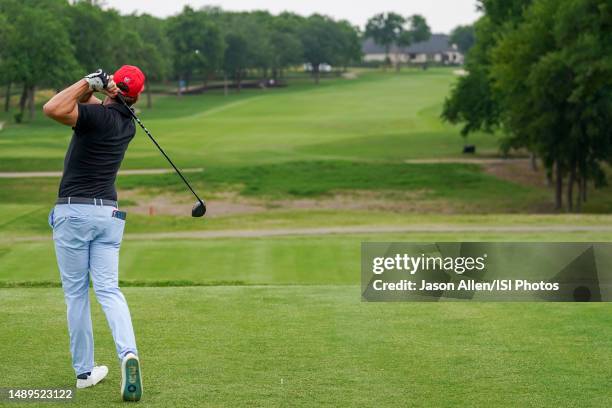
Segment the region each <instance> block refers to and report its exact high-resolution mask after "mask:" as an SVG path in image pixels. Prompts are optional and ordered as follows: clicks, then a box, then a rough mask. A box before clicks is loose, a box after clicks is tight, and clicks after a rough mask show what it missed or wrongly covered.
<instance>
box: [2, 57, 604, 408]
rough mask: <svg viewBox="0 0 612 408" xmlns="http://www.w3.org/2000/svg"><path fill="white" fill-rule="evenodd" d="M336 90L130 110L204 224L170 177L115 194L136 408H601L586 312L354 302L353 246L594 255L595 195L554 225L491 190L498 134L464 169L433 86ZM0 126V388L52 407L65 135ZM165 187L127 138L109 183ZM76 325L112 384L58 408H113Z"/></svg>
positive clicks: (591, 314)
mask: <svg viewBox="0 0 612 408" xmlns="http://www.w3.org/2000/svg"><path fill="white" fill-rule="evenodd" d="M355 75H356V78H354V79H349V78H344V77H337V78H330V79H325V80H323V81H322V83H321V84H320V85H318V86H317V85H314V84H313V83H311V82H310V81H308V80H306V79H303V78H302V79H294V80H292V81H291V80H290V81H289V86H287V87H283V88H278V89H258V90H243V91H242V92H241V93H236V92H235V91H232V92H230V94H229V95H228V96H224V94H223V91H222V90H221V91H216V90H215V91H208V92H204V93H203V94H199V95H185V96H182V97H177V96H175V95H171V94H168V95H162V94H158V95H155V97H154V101H153V108H151V109H146V108H144V103H140V104H139V105H142V106H139V108H140V109H141V111H140V112H139V115H140V117H141V118H142V120H143V122H144V123H145V125H146V126H147V128H148V129H149V130H150V131H151V132H152V133H153V135H154V136H155V137H156V139H157V140H158V141H159V143H160V144H161V145H162V146H163V147H164V148H165V150H166V151H167V152H168V154H169V155H170V156H171V157H172V159H173V160H174V161H175V162H176V163H177V165H179V167H181V168H183V169H192V170H193V171H190V172H188V173H186V176H187V177H188V178H189V180H191V181H193V184H194V186H195V188H196V190H197V191H198V192H200V194H201V195H202V196H203V198H205V199H207V200H208V203H209V205H210V207H211V211H210V217H205V218H204V219H192V218H191V217H190V216H189V214H190V213H189V208H190V205H191V204H192V203H193V200H192V197H191V196H190V195H189V192H188V191H186V190H185V187H184V185H183V184H182V182H181V180H180V179H179V178H178V177H177V176H176V175H175V174H172V173H167V174H131V175H126V174H124V175H121V173H120V175H119V177H118V180H117V183H118V190H119V191H118V192H119V202H120V205H122V206H124V207H125V208H127V211H128V214H129V215H128V218H127V223H126V229H125V240H124V243H123V246H122V250H121V261H120V279H121V282H122V284H123V286H124V287H125V290H124V293H125V295H126V298H127V300H128V303H129V306H130V310H131V313H132V318H133V320H134V327H135V331H136V336H137V340H138V345H139V352H140V356H141V360H142V369H143V379H144V390H145V394H144V398H143V401H142V402H143V403H145V406H155V407H168V406H176V407H182V406H185V407H191V406H218V407H226V406H313V405H314V406H339V405H344V406H346V405H355V406H380V407H382V406H403V405H406V403H408V404H409V405H413V406H431V407H458V406H479V407H483V406H499V407H504V406H507V407H516V406H534V407H536V406H538V407H539V406H561V405H563V406H580V407H586V406H593V407H605V406H610V405H612V391H609V390H610V387H609V379H610V377H611V375H612V369H610V368H609V367H610V366H611V364H610V363H612V347H611V346H612V332H611V331H612V324H611V323H612V306H610V305H608V304H606V303H600V304H588V305H586V304H585V305H583V304H567V305H560V304H554V305H553V304H543V303H537V304H536V303H533V304H532V303H524V304H508V303H497V304H491V303H489V304H485V303H461V304H457V303H453V304H449V303H445V302H440V303H427V304H420V303H419V304H417V303H405V304H370V303H365V302H361V299H360V293H359V279H360V243H361V242H364V241H423V242H432V241H514V242H522V241H610V238H611V237H612V216H611V215H609V212H610V208H611V207H612V191H611V190H612V189H611V188H610V187H604V188H601V189H591V190H590V191H589V194H590V195H589V200H588V202H587V203H586V205H585V207H584V213H583V214H563V213H554V212H553V211H552V200H553V196H552V191H551V190H550V188H549V187H548V186H547V185H546V182H545V177H544V172H543V171H542V169H541V168H540V169H539V170H538V172H537V173H536V172H534V173H529V171H530V170H529V168H528V166H526V167H525V168H523V167H516V168H514V167H510V168H509V170H508V168H507V167H505V166H506V164H505V163H504V162H503V161H502V160H503V159H502V158H501V156H500V154H499V149H498V142H497V140H498V135H489V134H484V133H482V134H476V135H471V136H470V138H469V140H468V141H467V142H468V143H470V144H475V145H476V146H477V151H476V154H475V155H474V156H469V157H468V159H469V160H466V157H465V156H463V155H462V153H461V152H462V147H463V145H464V143H465V142H466V141H464V140H463V139H462V138H461V137H460V135H459V130H458V127H455V126H452V125H449V124H447V123H443V122H442V121H441V120H440V112H441V109H442V104H443V102H444V98H445V96H446V95H447V94H448V92H449V89H450V88H451V87H452V86H453V83H454V82H455V80H456V75H455V74H454V73H453V71H452V70H451V69H444V68H433V69H428V70H425V71H423V70H416V69H405V70H404V71H403V72H401V73H395V72H390V71H389V72H383V71H378V70H366V69H362V70H357V71H356V72H355ZM351 78H352V77H351ZM39 94H40V96H39V98H40V100H39V101H38V102H39V103H41V104H42V103H43V102H44V97H45V95H46V96H47V97H48V96H49V95H50V93H45V92H40V93H39ZM0 121H5V122H6V124H5V126H4V128H3V130H0V309H1V310H2V313H0V327H2V330H0V367H2V371H1V373H2V375H0V387H28V388H33V387H37V386H40V387H45V388H49V387H66V386H72V385H73V380H74V378H73V377H74V376H73V372H72V369H71V367H70V354H69V350H68V347H67V345H68V334H67V332H66V321H65V305H64V302H63V296H62V291H61V289H60V288H59V273H58V271H57V264H56V261H55V256H54V250H53V241H52V239H51V230H50V228H49V226H48V224H47V214H48V213H49V210H50V209H51V207H52V205H53V202H54V198H55V197H56V194H57V186H58V182H59V177H58V176H57V175H55V174H54V173H53V172H58V171H61V169H62V164H63V156H64V154H65V150H66V147H67V144H68V141H69V140H70V136H71V135H70V130H69V129H68V128H66V127H62V126H60V125H57V124H55V123H53V122H52V121H51V120H48V119H45V118H43V115H42V113H41V112H39V113H38V115H37V117H36V118H35V119H34V120H33V121H32V122H26V123H24V124H19V125H17V124H14V123H13V122H12V119H11V116H10V115H9V114H5V113H3V114H0ZM511 156H512V157H511V159H513V160H515V161H514V162H513V161H510V162H509V163H515V162H516V163H518V164H516V165H517V166H523V162H526V161H527V159H526V156H525V155H524V154H523V153H522V152H512V153H511ZM511 165H514V164H511ZM167 167H168V165H167V163H166V162H165V161H164V159H163V158H162V157H161V156H160V155H159V153H158V152H157V150H156V149H155V148H154V146H152V144H151V142H150V141H149V140H148V139H147V138H146V136H145V135H144V133H143V132H141V131H140V130H139V131H138V132H137V135H136V137H135V139H134V141H133V142H132V144H131V146H130V148H129V150H128V152H127V154H126V159H125V161H124V164H123V167H122V170H142V169H166V168H167ZM516 169H518V170H516ZM22 172H51V173H49V174H43V175H41V174H38V175H27V174H26V175H23V174H21V175H20V174H19V173H22ZM175 209H178V210H179V211H175ZM183 209H185V211H183ZM92 300H93V295H92ZM93 324H94V329H95V333H96V362H97V363H101V364H108V365H109V367H110V368H111V371H110V374H109V377H108V378H107V379H106V380H105V382H104V383H102V384H101V385H100V386H96V387H95V388H93V389H86V390H78V391H77V401H78V400H79V397H80V396H83V395H85V394H87V402H88V404H91V405H92V406H108V405H115V404H119V403H120V395H119V371H118V370H117V369H116V368H117V367H118V362H117V361H116V356H115V354H114V345H113V342H112V338H111V335H110V331H109V329H108V327H107V324H106V321H105V319H104V316H103V314H102V312H101V310H100V308H99V307H98V305H95V307H93ZM517 333H521V334H522V335H521V336H517ZM15 339H19V341H15ZM41 406H54V404H52V403H45V404H43V405H41ZM58 406H61V405H60V404H58Z"/></svg>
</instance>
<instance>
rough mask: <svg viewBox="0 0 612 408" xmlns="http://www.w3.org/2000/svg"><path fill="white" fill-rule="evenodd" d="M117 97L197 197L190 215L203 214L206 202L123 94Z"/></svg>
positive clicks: (197, 215) (198, 215)
mask: <svg viewBox="0 0 612 408" xmlns="http://www.w3.org/2000/svg"><path fill="white" fill-rule="evenodd" d="M117 99H119V100H120V101H121V103H122V104H123V105H124V106H125V107H126V108H127V109H128V111H129V112H130V114H131V115H132V117H133V118H134V119H135V120H136V122H138V124H139V125H140V127H141V128H142V130H144V132H145V133H146V134H147V136H149V139H151V141H152V142H153V143H154V144H155V146H157V148H158V149H159V151H160V152H161V154H163V155H164V157H165V158H166V160H168V163H170V164H171V165H172V167H173V168H174V170H176V173H177V174H178V175H179V176H180V177H181V179H182V180H183V181H184V182H185V184H186V185H187V187H188V188H189V190H191V192H192V193H193V195H194V196H195V197H196V198H197V199H198V201H197V202H196V203H195V205H194V206H193V208H192V209H191V216H192V217H202V216H203V215H204V214H206V204H204V201H203V200H202V199H201V198H200V197H199V196H198V195H197V193H196V192H195V191H194V189H193V188H192V187H191V185H190V184H189V182H188V181H187V179H186V178H185V176H183V173H181V171H180V170H179V169H178V167H176V166H175V165H174V163H172V160H170V157H168V155H167V154H166V152H164V149H162V148H161V146H160V145H159V144H158V143H157V141H156V140H155V139H154V138H153V135H151V133H150V132H149V130H148V129H147V128H146V127H145V125H143V124H142V122H141V121H140V119H139V118H138V116H136V114H135V113H134V111H133V110H132V108H131V107H130V106H129V105H128V104H127V102H126V101H125V99H123V95H121V93H118V94H117Z"/></svg>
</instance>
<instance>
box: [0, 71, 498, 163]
mask: <svg viewBox="0 0 612 408" xmlns="http://www.w3.org/2000/svg"><path fill="white" fill-rule="evenodd" d="M454 80H455V77H454V76H453V75H452V74H451V73H450V71H449V70H438V69H432V70H429V71H427V72H419V71H406V72H404V73H402V74H401V75H395V74H383V73H377V72H372V73H364V74H363V76H362V77H361V78H360V79H357V80H343V79H335V80H329V81H326V82H324V84H323V85H322V86H319V87H317V86H314V85H312V84H310V83H303V84H297V85H291V86H289V87H287V88H282V89H270V90H267V91H255V90H247V91H244V92H242V93H240V94H236V93H232V94H231V95H230V96H228V97H227V98H226V97H224V96H223V94H222V92H219V91H214V92H210V93H206V94H203V95H198V96H188V97H187V96H185V97H182V98H178V97H176V96H165V97H159V98H157V99H156V101H155V105H154V108H153V109H152V110H150V111H147V110H146V109H145V110H143V113H142V117H143V120H145V123H146V124H147V127H148V128H149V129H150V130H151V131H152V132H153V134H154V135H155V137H156V138H157V139H159V142H160V143H161V144H162V145H163V146H164V147H166V149H167V150H168V152H169V154H170V155H171V156H172V157H173V158H174V159H175V160H176V162H177V163H179V164H180V165H181V166H182V167H201V166H202V165H205V166H209V165H228V164H234V165H235V164H239V165H248V164H251V165H252V164H261V163H275V162H278V161H279V160H281V161H294V160H313V159H338V158H342V159H350V160H372V159H379V160H403V159H406V158H414V157H445V156H448V155H454V156H458V155H460V152H461V146H462V144H463V140H462V139H461V138H460V137H459V136H458V131H457V128H456V127H454V126H450V125H447V124H442V123H441V122H440V120H439V114H440V111H441V107H442V101H443V99H444V97H445V95H446V94H447V92H448V89H449V86H450V84H451V83H452V82H453V81H454ZM69 137H70V130H69V129H68V128H66V127H63V126H61V125H58V124H54V123H52V122H51V121H49V120H48V119H44V118H43V117H42V114H41V113H40V112H38V118H37V119H36V120H35V122H34V123H29V124H24V125H14V124H13V125H10V126H9V127H8V128H6V129H5V130H3V131H2V132H1V133H0V169H1V170H35V169H40V170H51V169H55V170H59V169H61V168H62V158H63V155H64V152H65V148H66V146H67V143H68V140H69ZM472 141H473V142H478V145H479V148H481V149H482V151H483V152H494V151H495V150H496V147H495V143H496V142H495V138H494V137H491V136H487V135H476V136H474V139H473V140H472ZM165 165H166V164H165V163H164V161H163V158H161V157H160V156H159V154H158V153H157V152H156V151H155V149H154V147H153V146H152V145H151V143H150V141H148V139H147V138H146V136H145V135H144V134H143V133H142V132H140V131H139V133H138V137H137V138H136V139H135V141H134V142H133V143H132V145H131V146H130V149H129V151H128V154H127V155H126V160H125V163H124V167H125V168H147V167H165Z"/></svg>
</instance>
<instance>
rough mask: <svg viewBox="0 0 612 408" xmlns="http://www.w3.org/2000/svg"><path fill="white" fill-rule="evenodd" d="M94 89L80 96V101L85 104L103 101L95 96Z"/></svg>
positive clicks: (95, 103) (96, 103)
mask: <svg viewBox="0 0 612 408" xmlns="http://www.w3.org/2000/svg"><path fill="white" fill-rule="evenodd" d="M93 93H94V91H89V92H87V93H86V94H85V95H83V96H81V97H80V98H79V103H82V104H85V105H99V104H101V103H102V101H101V100H100V99H98V98H96V97H95V96H94V94H93Z"/></svg>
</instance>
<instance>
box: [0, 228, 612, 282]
mask: <svg viewBox="0 0 612 408" xmlns="http://www.w3.org/2000/svg"><path fill="white" fill-rule="evenodd" d="M610 235H611V233H610V232H596V231H587V232H584V231H577V232H561V233H559V232H557V233H552V232H532V233H509V232H503V233H502V232H497V233H496V232H477V233H474V232H452V233H440V232H438V233H423V232H420V233H369V234H334V235H315V236H285V237H262V238H215V239H200V240H198V239H168V238H164V239H159V238H156V239H153V237H152V238H151V239H147V238H146V237H145V238H138V239H130V238H129V237H128V238H127V239H126V240H124V242H123V244H122V249H121V264H120V276H119V277H120V278H121V279H122V280H123V281H124V282H128V283H129V282H153V283H152V284H159V282H172V281H190V282H195V283H199V284H213V283H219V282H234V283H236V282H238V283H242V284H248V285H253V284H330V283H331V284H357V283H359V279H360V274H359V273H360V247H361V242H363V241H407V242H440V241H462V240H463V241H510V242H523V241H534V242H541V241H545V242H546V241H608V240H609V239H610ZM36 281H42V282H58V281H59V273H58V271H57V265H56V262H55V255H54V249H53V243H52V241H51V239H50V237H49V239H47V240H42V241H39V242H20V243H7V244H0V282H2V283H3V285H4V286H7V285H9V284H10V283H11V282H36Z"/></svg>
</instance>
